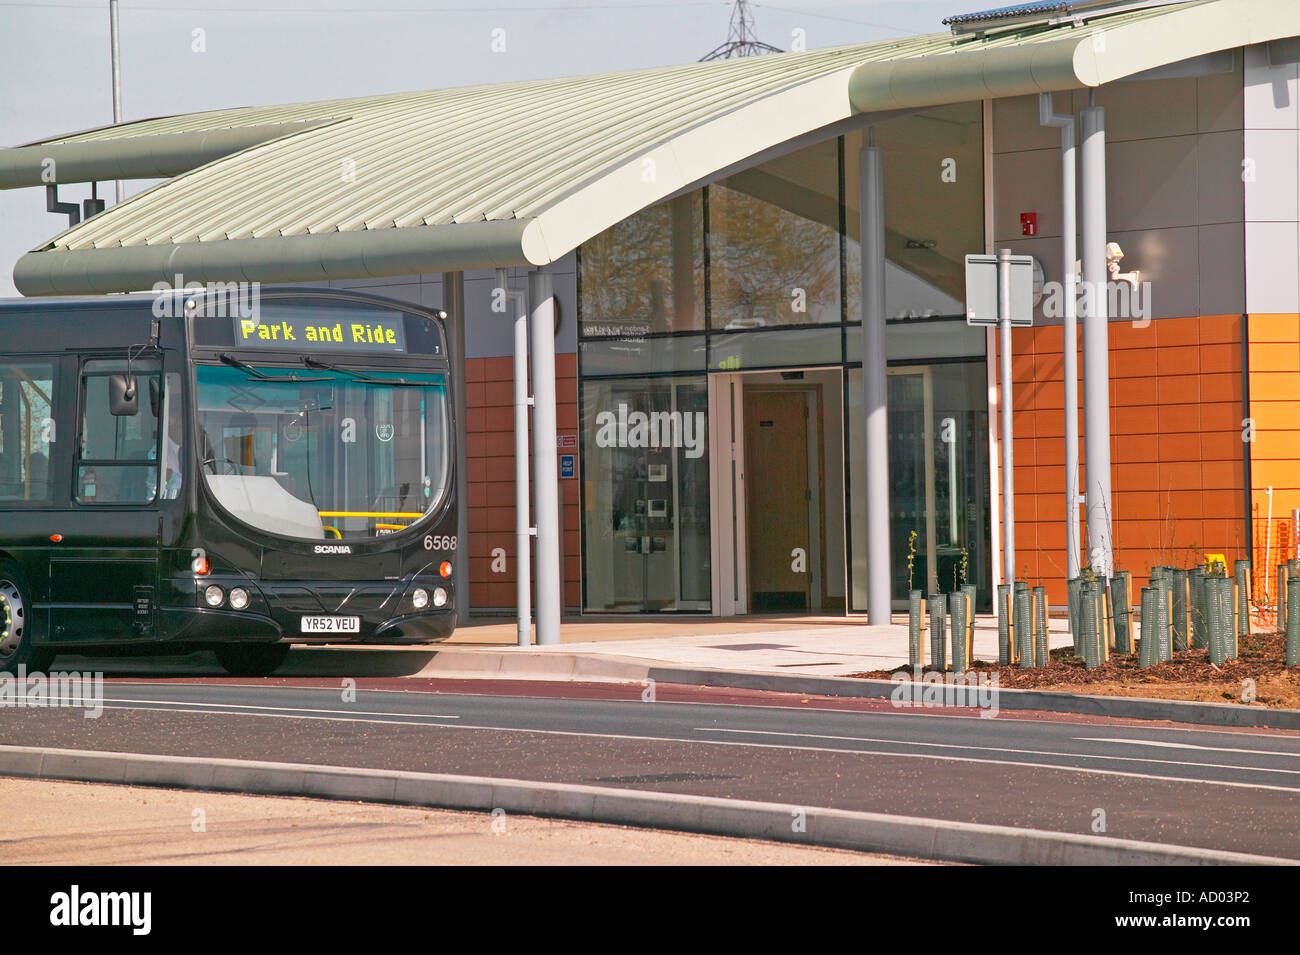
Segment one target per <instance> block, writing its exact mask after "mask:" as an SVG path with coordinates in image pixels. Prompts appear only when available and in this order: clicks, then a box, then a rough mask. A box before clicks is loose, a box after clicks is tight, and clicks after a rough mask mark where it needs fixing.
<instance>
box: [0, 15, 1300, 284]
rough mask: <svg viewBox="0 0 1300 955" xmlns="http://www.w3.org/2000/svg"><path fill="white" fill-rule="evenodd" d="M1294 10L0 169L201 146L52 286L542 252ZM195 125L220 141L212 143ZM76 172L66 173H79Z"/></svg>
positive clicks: (855, 60) (474, 92)
mask: <svg viewBox="0 0 1300 955" xmlns="http://www.w3.org/2000/svg"><path fill="white" fill-rule="evenodd" d="M1298 7H1300V5H1297V4H1295V3H1293V2H1291V0H1192V2H1189V3H1185V4H1181V5H1179V6H1175V7H1164V8H1160V9H1157V10H1144V11H1137V12H1130V13H1122V14H1116V15H1113V16H1110V17H1107V18H1105V19H1104V20H1099V21H1096V22H1095V23H1090V24H1086V25H1078V24H1066V25H1059V26H1050V25H1043V24H1036V25H1033V26H1029V27H1026V28H1024V29H1018V30H1009V31H1005V32H1002V33H998V34H991V35H988V36H983V37H954V36H953V35H951V34H950V33H946V32H945V33H940V34H930V35H926V36H918V37H911V38H906V39H902V40H891V41H887V42H878V43H869V44H857V45H853V46H843V47H836V48H832V49H826V50H817V51H809V52H799V53H782V54H771V55H768V56H762V57H749V58H743V59H736V60H726V61H715V62H708V63H694V64H689V65H684V66H672V67H663V68H655V69H646V70H634V71H628V72H620V73H610V74H604V75H599V76H582V77H567V78H561V79H551V80H543V81H535V82H526V83H506V84H498V85H490V86H472V87H462V88H455V89H446V90H433V91H428V92H415V93H401V94H394V95H387V96H371V97H364V98H360V99H352V100H333V101H328V102H321V103H307V104H302V105H298V106H281V107H256V108H249V109H236V110H219V111H214V112H207V113H194V114H188V115H184V116H176V117H167V118H159V119H150V120H144V121H141V122H137V123H129V124H124V125H120V126H115V127H106V128H104V129H98V130H92V131H89V132H84V133H80V134H76V135H72V136H67V137H63V138H61V139H58V140H48V141H45V142H42V143H39V144H33V145H30V146H27V147H22V148H20V149H14V150H8V151H4V152H0V186H3V185H4V184H5V182H6V181H12V180H15V179H16V180H21V181H22V184H27V180H28V179H30V177H31V175H32V171H33V170H35V169H39V166H40V155H41V153H42V152H49V151H52V150H82V151H83V152H82V153H80V154H77V159H78V161H79V162H80V163H81V165H80V166H79V167H77V170H78V172H79V173H80V174H81V175H83V176H94V177H100V176H102V178H114V177H115V176H116V175H118V174H119V172H118V171H119V170H120V169H121V168H123V165H124V163H125V161H124V160H123V156H124V155H127V154H128V153H129V152H130V150H131V149H134V150H136V152H135V153H131V155H135V156H139V155H140V154H141V153H142V147H141V145H140V144H142V143H148V144H152V148H151V149H143V153H147V154H148V156H149V162H152V163H154V164H155V166H163V165H166V164H167V163H171V164H173V165H177V164H181V163H183V162H186V161H189V160H187V159H185V158H184V157H186V156H188V157H190V159H193V158H194V157H199V158H200V160H201V161H202V162H203V163H204V164H203V165H199V166H198V167H197V168H193V169H190V171H187V172H183V173H181V174H180V175H177V176H176V178H174V179H172V180H170V181H168V182H165V183H162V184H161V185H158V186H156V187H154V188H153V189H151V190H149V191H147V192H145V193H142V194H141V195H138V196H135V197H133V198H132V199H130V200H128V201H126V202H124V203H122V204H121V205H119V206H116V207H113V208H111V209H109V210H107V211H105V212H103V213H100V214H99V215H97V216H94V217H93V218H91V219H89V220H87V221H86V222H83V223H81V224H80V225H78V226H75V227H74V228H72V229H69V230H68V231H66V232H64V233H63V234H61V235H59V236H57V237H56V238H55V239H53V240H52V241H51V242H49V243H48V244H46V245H45V246H43V247H42V248H41V249H39V250H37V251H34V252H32V253H29V254H27V255H25V256H23V258H22V259H20V260H19V262H18V264H17V266H16V267H15V270H14V280H15V283H16V284H17V286H18V288H19V290H20V291H22V292H23V293H24V294H58V293H65V292H68V293H84V292H103V291H125V290H130V289H140V288H148V287H150V286H151V285H152V284H153V283H155V282H157V281H160V280H167V281H171V280H172V278H173V277H174V276H175V275H176V274H177V273H180V274H183V275H184V276H185V278H186V280H194V281H200V282H204V281H230V280H241V279H242V280H249V281H252V280H258V281H263V282H272V281H278V282H302V281H318V280H323V279H331V278H354V277H364V276H372V275H373V276H379V275H395V274H404V273H412V272H434V271H444V270H449V269H469V268H481V267H493V266H506V265H523V264H533V265H543V264H546V263H549V262H552V261H554V260H556V259H557V258H559V257H560V256H562V255H564V254H566V253H567V252H569V251H570V250H572V249H574V248H576V247H577V246H578V245H580V244H581V243H582V242H583V241H585V240H587V239H588V238H590V237H591V236H593V235H596V234H598V233H599V232H601V231H603V230H604V229H606V228H608V227H609V226H611V225H613V224H614V223H616V222H619V221H620V220H622V219H624V218H626V217H627V216H629V215H631V214H633V213H634V212H636V211H638V210H639V209H642V208H645V207H646V206H649V205H652V204H653V203H655V202H658V201H660V200H662V199H664V198H666V197H667V196H670V195H673V194H674V193H676V192H679V191H681V190H682V189H684V188H688V187H690V186H692V185H694V184H698V183H701V182H706V181H708V180H709V179H710V178H711V177H715V176H716V175H717V174H718V173H719V171H721V170H724V169H727V168H729V167H734V166H736V165H737V164H740V163H743V162H744V161H745V160H746V159H747V158H748V157H753V156H756V155H758V154H760V153H762V152H764V151H765V150H770V149H773V148H775V147H778V146H780V144H782V143H787V142H789V141H790V140H793V139H796V138H798V137H803V136H807V135H809V134H812V133H815V132H817V131H819V130H824V129H826V128H827V127H833V126H834V124H836V123H841V122H843V121H845V120H850V119H852V118H853V117H854V116H857V115H860V114H861V113H863V112H868V111H873V110H884V109H892V108H895V107H916V106H922V105H931V104H934V103H941V102H962V101H966V100H973V99H981V98H984V97H986V96H1004V95H1015V94H1018V93H1024V92H1032V91H1036V90H1040V89H1067V88H1074V87H1078V86H1082V85H1089V82H1088V81H1089V80H1093V81H1094V82H1095V73H1096V69H1095V67H1096V62H1097V57H1098V56H1099V55H1100V56H1101V58H1102V60H1106V57H1105V55H1104V54H1096V53H1095V52H1094V53H1092V54H1089V56H1090V57H1091V60H1089V61H1088V62H1084V59H1087V58H1083V59H1081V57H1080V51H1081V50H1084V49H1085V48H1087V49H1092V48H1093V47H1095V46H1096V44H1095V43H1094V42H1091V39H1090V38H1092V37H1093V36H1094V34H1096V33H1098V32H1105V33H1106V35H1107V37H1112V38H1115V39H1116V41H1122V42H1112V43H1111V44H1110V48H1112V49H1115V50H1117V51H1119V52H1117V53H1115V55H1114V56H1112V57H1111V58H1110V60H1106V62H1107V63H1108V64H1109V66H1108V68H1109V69H1110V72H1116V71H1120V75H1123V73H1122V71H1123V70H1124V69H1125V67H1124V64H1123V63H1122V62H1120V60H1121V59H1122V58H1123V57H1128V58H1129V59H1131V60H1132V61H1133V62H1134V63H1138V62H1139V61H1140V62H1141V64H1142V65H1141V66H1136V67H1135V68H1134V69H1132V70H1130V71H1129V72H1136V71H1137V69H1145V68H1147V65H1148V61H1149V60H1151V59H1152V57H1153V56H1156V57H1160V56H1163V57H1165V58H1166V59H1165V60H1164V61H1165V62H1172V61H1174V60H1177V59H1183V58H1186V57H1187V56H1192V55H1197V54H1198V53H1200V52H1205V50H1203V49H1201V47H1209V48H1213V49H1219V48H1225V47H1223V46H1220V47H1215V46H1213V44H1214V43H1216V42H1218V39H1219V34H1217V33H1212V34H1209V35H1205V36H1198V37H1191V36H1185V35H1184V34H1186V33H1187V31H1186V30H1182V29H1180V28H1179V26H1178V21H1177V20H1175V19H1172V18H1176V17H1177V16H1179V15H1180V14H1181V13H1182V12H1185V11H1192V12H1195V11H1198V10H1199V11H1206V10H1211V11H1213V16H1214V18H1215V19H1216V20H1221V21H1225V22H1227V21H1231V20H1233V19H1234V18H1236V19H1240V20H1252V18H1251V17H1246V16H1244V14H1245V13H1247V12H1250V13H1254V14H1257V15H1256V16H1254V18H1253V21H1252V22H1255V23H1257V24H1259V25H1260V26H1259V27H1258V28H1255V29H1253V30H1252V29H1248V28H1246V27H1243V28H1241V29H1237V30H1236V31H1235V32H1234V31H1232V30H1227V31H1226V32H1223V33H1222V35H1223V36H1225V37H1227V40H1226V41H1225V46H1234V45H1241V42H1242V40H1243V37H1245V36H1247V34H1248V35H1249V37H1257V38H1254V39H1250V38H1248V39H1247V42H1260V41H1261V40H1262V39H1273V38H1276V37H1277V36H1289V35H1292V34H1293V33H1295V32H1297V31H1300V15H1298V14H1297V9H1296V8H1298ZM1275 13H1276V15H1274V14H1275ZM1259 14H1263V15H1259ZM1157 21H1158V22H1157ZM1203 22H1204V18H1202V20H1198V21H1197V23H1200V24H1203ZM1270 30H1271V31H1272V32H1271V34H1270V35H1267V36H1265V35H1264V34H1266V33H1269V31H1270ZM1279 31H1281V32H1279ZM1134 44H1137V45H1138V46H1142V47H1143V49H1144V50H1145V52H1144V53H1143V55H1141V56H1136V55H1134V54H1133V53H1132V52H1131V48H1132V47H1133V46H1134ZM1187 50H1192V51H1193V52H1185V51H1187ZM1153 51H1154V52H1153ZM1090 63H1091V66H1089V64H1090ZM1088 69H1093V72H1092V73H1089V72H1088ZM196 137H201V138H203V139H202V142H211V143H212V144H213V145H211V146H210V147H209V148H208V150H207V152H206V153H205V152H204V150H203V149H201V148H199V147H198V146H197V145H196V143H198V142H199V141H200V140H199V139H196ZM222 137H225V138H224V139H222ZM241 139H247V140H249V141H248V142H244V143H242V144H241ZM223 149H228V150H229V151H228V152H222V150H223ZM67 155H72V154H67ZM74 165H75V164H74ZM125 165H128V166H129V163H125ZM6 170H8V180H6ZM64 171H66V170H65V167H63V166H61V168H60V181H78V180H74V179H70V178H65V176H64V175H63V173H64ZM38 181H39V180H38ZM80 181H85V180H84V179H82V180H80Z"/></svg>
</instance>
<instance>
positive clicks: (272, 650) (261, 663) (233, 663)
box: [215, 643, 289, 676]
mask: <svg viewBox="0 0 1300 955" xmlns="http://www.w3.org/2000/svg"><path fill="white" fill-rule="evenodd" d="M215 649H216V654H217V662H218V663H220V664H221V666H222V668H223V669H224V670H225V671H226V672H227V673H229V674H230V675H231V676H269V675H270V674H272V673H274V672H275V670H276V669H277V668H278V667H279V666H280V664H281V663H283V662H284V658H285V657H287V656H288V655H289V644H287V643H269V644H268V643H255V644H239V643H229V644H225V645H223V646H219V647H216V648H215Z"/></svg>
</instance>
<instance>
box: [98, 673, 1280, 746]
mask: <svg viewBox="0 0 1300 955" xmlns="http://www.w3.org/2000/svg"><path fill="white" fill-rule="evenodd" d="M343 679H344V678H342V677H333V678H331V677H266V678H263V679H259V680H257V681H256V682H249V680H248V679H247V678H239V677H188V678H183V679H181V678H176V677H162V678H158V679H148V678H144V677H116V678H109V679H106V680H105V682H106V683H108V684H112V683H155V684H158V685H163V686H166V685H177V686H186V685H191V684H199V685H215V686H275V687H304V688H310V689H339V688H340V687H341V686H342V681H343ZM356 688H357V689H358V690H387V691H398V692H407V693H449V694H456V695H465V696H517V697H536V698H539V699H558V700H615V701H618V700H622V701H628V702H640V701H642V693H644V692H645V691H646V685H645V684H643V683H586V682H569V681H559V680H452V679H420V678H415V677H357V678H356ZM654 702H656V703H710V704H717V705H732V706H784V707H789V708H791V709H805V710H806V709H815V710H844V711H850V712H861V713H891V714H895V715H902V716H910V715H916V716H964V717H967V718H977V717H975V716H973V715H972V713H971V709H972V708H971V707H965V706H925V707H922V706H914V707H913V706H896V705H895V704H894V703H893V702H892V701H891V700H889V699H880V698H865V697H844V696H817V695H812V694H803V693H786V692H780V691H775V690H749V689H742V688H736V687H721V686H701V685H695V684H683V683H660V682H656V683H655V687H654ZM984 718H985V719H1012V720H1030V721H1038V722H1043V721H1047V722H1057V723H1078V724H1081V725H1089V726H1154V727H1163V728H1167V729H1189V730H1200V731H1203V732H1205V731H1212V732H1220V733H1247V734H1250V735H1253V736H1289V737H1295V736H1300V730H1283V729H1269V728H1259V727H1253V726H1212V725H1206V724H1201V723H1176V722H1173V721H1171V720H1139V719H1128V718H1123V717H1113V716H1097V715H1093V714H1088V713H1059V712H1056V711H1053V710H1021V709H1016V710H1009V709H1004V710H999V711H998V715H997V716H996V717H984Z"/></svg>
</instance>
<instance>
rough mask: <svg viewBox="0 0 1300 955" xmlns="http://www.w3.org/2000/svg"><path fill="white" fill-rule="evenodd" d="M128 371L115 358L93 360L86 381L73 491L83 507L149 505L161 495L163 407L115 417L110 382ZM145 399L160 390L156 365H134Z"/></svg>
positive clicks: (142, 405)
mask: <svg viewBox="0 0 1300 955" xmlns="http://www.w3.org/2000/svg"><path fill="white" fill-rule="evenodd" d="M126 371H127V366H126V362H125V361H122V360H116V359H96V360H92V361H88V362H86V364H85V367H84V369H83V371H82V379H81V390H82V393H81V406H82V420H81V442H80V445H79V449H78V450H79V452H80V456H79V460H78V461H77V482H76V487H75V488H74V490H75V492H76V497H77V500H78V501H79V502H80V503H82V504H147V503H149V502H150V501H152V500H154V498H155V497H156V496H157V493H158V436H159V428H158V413H159V411H160V410H161V405H160V404H159V405H158V406H157V407H156V406H155V405H154V403H152V402H150V401H146V400H141V401H139V402H138V412H137V413H136V414H134V415H114V414H113V413H112V411H111V408H110V403H109V378H110V376H112V375H121V374H124V373H125V372H126ZM131 372H132V374H133V375H134V376H135V380H136V387H137V389H138V391H139V394H140V395H141V397H142V398H143V397H144V396H147V395H149V394H150V393H151V392H155V393H156V390H157V388H158V378H159V374H160V369H159V367H158V362H157V361H137V362H133V363H132V368H131Z"/></svg>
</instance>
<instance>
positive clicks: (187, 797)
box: [0, 778, 931, 866]
mask: <svg viewBox="0 0 1300 955" xmlns="http://www.w3.org/2000/svg"><path fill="white" fill-rule="evenodd" d="M0 803H3V804H4V805H5V806H8V807H10V808H9V810H8V811H7V812H5V813H4V815H3V816H0V840H2V841H3V843H4V847H5V851H4V857H3V860H4V862H5V863H6V864H9V865H78V866H84V865H674V866H680V865H928V864H931V863H928V862H924V861H921V860H909V859H903V858H899V857H897V856H889V855H879V854H871V853H863V852H850V851H846V850H840V849H829V848H823V847H820V846H803V845H795V844H790V843H785V844H781V843H772V842H763V841H758V840H749V839H729V838H724V837H719V836H709V835H696V834H692V833H682V832H671V831H663V830H650V829H634V828H630V827H625V826H611V825H601V824H595V823H583V822H574V821H571V820H565V819H539V818H537V817H535V816H525V815H516V814H511V815H508V816H507V815H504V814H498V815H495V816H494V815H492V814H490V813H482V812H453V811H449V810H439V809H426V808H419V807H410V806H387V805H373V804H356V803H349V802H339V801H334V800H324V799H303V798H293V797H277V796H247V795H237V794H233V793H214V792H186V791H179V790H170V789H154V788H148V789H146V788H142V787H138V786H114V785H104V784H93V783H66V782H51V781H49V780H39V779H4V778H0Z"/></svg>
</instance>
